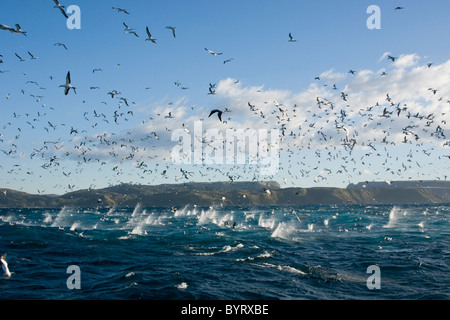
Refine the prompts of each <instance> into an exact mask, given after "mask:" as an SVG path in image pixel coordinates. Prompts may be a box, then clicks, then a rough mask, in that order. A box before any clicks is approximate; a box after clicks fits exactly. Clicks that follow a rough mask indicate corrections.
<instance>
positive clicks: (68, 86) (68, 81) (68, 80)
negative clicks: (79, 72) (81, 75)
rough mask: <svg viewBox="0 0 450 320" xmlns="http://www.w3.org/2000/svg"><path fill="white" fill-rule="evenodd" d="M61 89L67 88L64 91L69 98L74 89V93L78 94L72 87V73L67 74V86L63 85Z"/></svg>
mask: <svg viewBox="0 0 450 320" xmlns="http://www.w3.org/2000/svg"><path fill="white" fill-rule="evenodd" d="M60 87H63V88H65V89H64V94H65V95H66V96H67V95H68V94H69V91H70V89H73V92H75V93H77V92H76V91H75V89H76V88H75V87H73V86H72V84H71V83H70V71H68V72H67V76H66V84H62V85H60Z"/></svg>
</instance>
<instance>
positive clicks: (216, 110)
mask: <svg viewBox="0 0 450 320" xmlns="http://www.w3.org/2000/svg"><path fill="white" fill-rule="evenodd" d="M216 112H217V117H219V120H220V122H223V121H222V113H223V111H221V110H219V109H214V110H212V111H211V112H210V113H209V116H208V118H209V117H211V116H212V115H213V114H214V113H216Z"/></svg>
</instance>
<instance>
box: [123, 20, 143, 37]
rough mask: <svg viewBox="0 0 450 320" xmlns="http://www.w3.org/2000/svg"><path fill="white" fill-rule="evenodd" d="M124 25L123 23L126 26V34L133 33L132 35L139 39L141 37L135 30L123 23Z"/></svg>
mask: <svg viewBox="0 0 450 320" xmlns="http://www.w3.org/2000/svg"><path fill="white" fill-rule="evenodd" d="M122 23H123V25H124V26H125V32H126V33H132V34H134V35H135V36H136V37H139V36H138V35H137V33H136V32H135V31H134V30H133V29H131V28H130V27H128V26H127V25H126V23H125V22H122Z"/></svg>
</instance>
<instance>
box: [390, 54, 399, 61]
mask: <svg viewBox="0 0 450 320" xmlns="http://www.w3.org/2000/svg"><path fill="white" fill-rule="evenodd" d="M388 59H390V60H392V62H394V61H395V59H397V58H396V57H393V56H391V55H388Z"/></svg>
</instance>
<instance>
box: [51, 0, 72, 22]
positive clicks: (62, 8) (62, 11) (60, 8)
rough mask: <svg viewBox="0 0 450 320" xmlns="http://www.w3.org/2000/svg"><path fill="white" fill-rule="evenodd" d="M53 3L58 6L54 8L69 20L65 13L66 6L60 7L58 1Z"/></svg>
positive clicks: (55, 0)
mask: <svg viewBox="0 0 450 320" xmlns="http://www.w3.org/2000/svg"><path fill="white" fill-rule="evenodd" d="M53 2H55V4H56V6H54V7H53V8H58V9H59V11H61V13H62V14H63V16H64V17H66V19H69V17H68V16H67V14H66V12H65V11H64V6H62V5H60V4H59V2H58V0H53Z"/></svg>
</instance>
